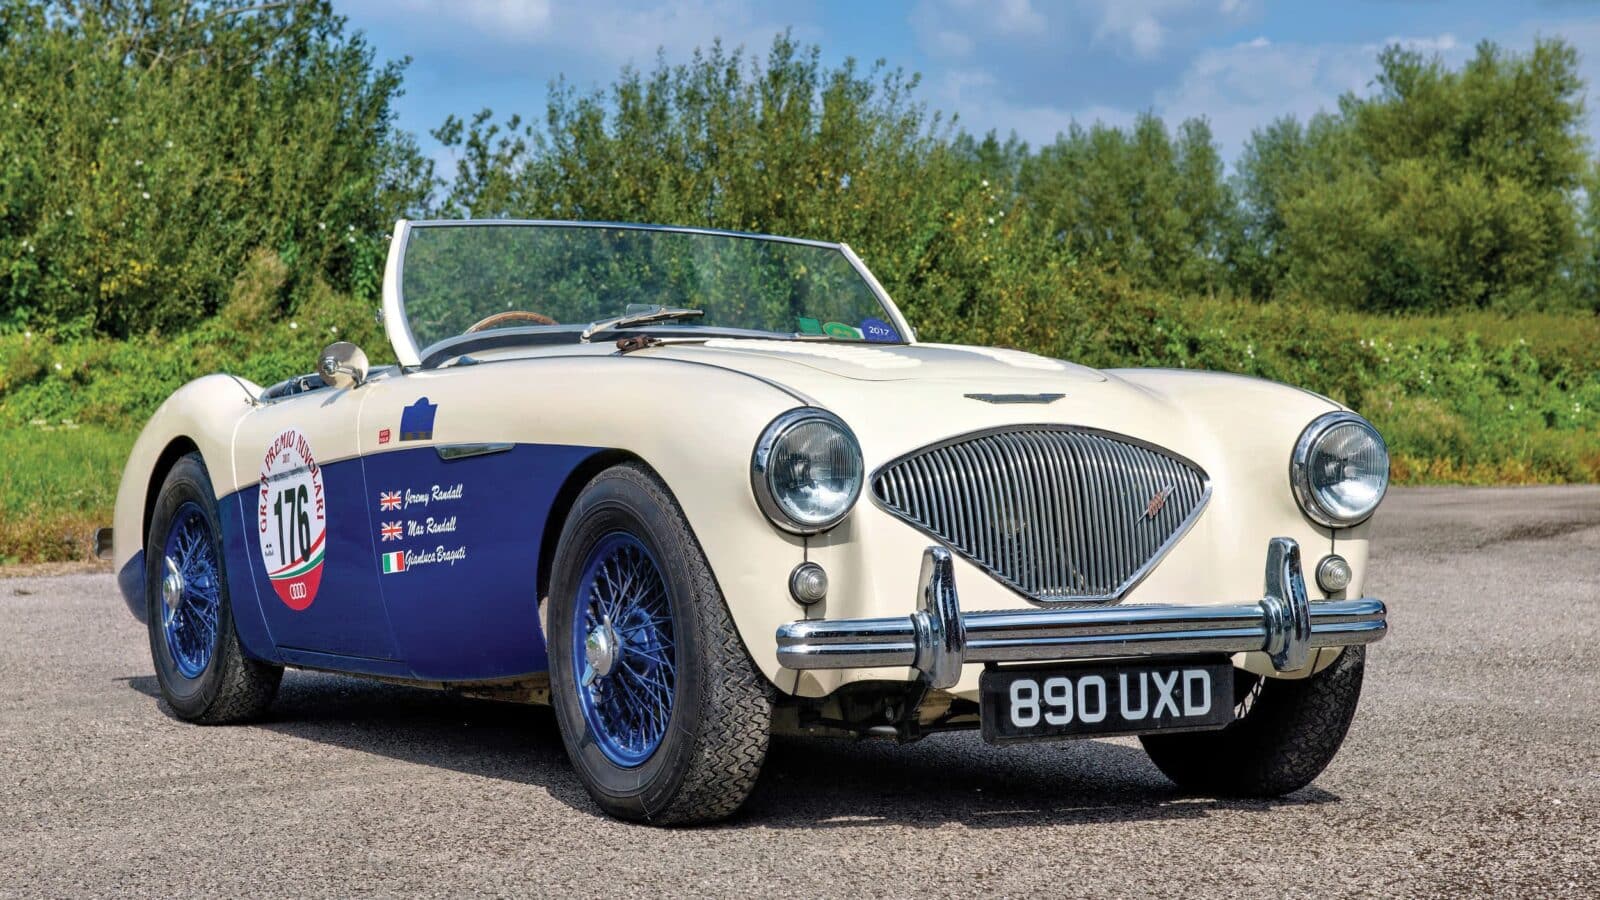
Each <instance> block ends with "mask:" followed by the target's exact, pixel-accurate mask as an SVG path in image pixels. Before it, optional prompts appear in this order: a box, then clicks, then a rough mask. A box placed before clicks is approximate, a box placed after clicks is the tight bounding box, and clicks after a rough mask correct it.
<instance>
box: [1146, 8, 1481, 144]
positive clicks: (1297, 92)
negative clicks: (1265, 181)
mask: <svg viewBox="0 0 1600 900" xmlns="http://www.w3.org/2000/svg"><path fill="white" fill-rule="evenodd" d="M1390 44H1400V45H1402V46H1406V47H1411V48H1414V49H1417V50H1420V51H1422V52H1424V53H1438V54H1440V55H1441V56H1442V57H1443V58H1444V60H1445V62H1446V63H1447V64H1450V65H1459V64H1460V62H1461V61H1462V60H1463V59H1464V58H1465V56H1466V53H1467V52H1468V51H1467V48H1465V47H1462V46H1461V45H1460V43H1459V42H1458V41H1457V40H1456V38H1455V36H1454V35H1453V34H1449V33H1445V34H1438V35H1424V36H1417V37H1410V36H1396V37H1392V38H1389V39H1388V40H1385V41H1382V42H1378V43H1328V44H1298V43H1283V44H1277V43H1273V42H1271V41H1268V40H1267V39H1266V38H1264V37H1258V38H1256V39H1254V40H1251V41H1247V42H1245V43H1241V44H1235V45H1233V46H1231V47H1220V48H1215V49H1210V50H1204V51H1201V52H1200V53H1199V54H1197V55H1196V56H1195V57H1194V59H1192V60H1191V61H1190V62H1189V65H1188V67H1187V68H1186V69H1185V70H1184V72H1183V74H1182V75H1180V76H1179V78H1178V80H1177V82H1176V83H1175V84H1173V85H1172V86H1170V87H1168V88H1166V89H1163V90H1160V91H1158V92H1156V96H1155V104H1154V107H1155V110H1156V112H1157V113H1158V114H1160V115H1161V116H1163V117H1164V118H1165V119H1167V121H1168V123H1169V124H1174V125H1175V124H1176V123H1177V122H1179V121H1181V120H1183V119H1187V118H1191V117H1199V116H1203V117H1205V118H1206V119H1207V120H1209V121H1210V123H1211V130H1212V133H1213V134H1214V135H1215V137H1216V139H1217V142H1218V143H1219V144H1220V145H1221V147H1222V154H1223V157H1224V158H1229V159H1231V158H1233V157H1235V156H1236V155H1237V154H1238V152H1239V150H1240V149H1242V148H1243V147H1244V144H1245V142H1246V141H1247V140H1248V139H1249V137H1250V132H1251V131H1253V130H1254V129H1257V128H1261V127H1263V126H1265V125H1267V124H1268V123H1270V122H1271V121H1272V120H1274V119H1277V118H1281V117H1283V116H1294V117H1296V118H1298V119H1300V120H1301V121H1305V120H1306V119H1309V118H1310V117H1312V116H1314V115H1316V114H1317V113H1318V112H1319V111H1329V112H1331V111H1333V110H1334V109H1336V108H1337V106H1338V101H1339V97H1340V95H1342V94H1345V93H1347V92H1351V91H1354V92H1356V93H1366V92H1367V91H1368V90H1369V89H1370V88H1371V86H1372V83H1373V79H1374V78H1375V77H1376V76H1377V74H1378V61H1377V60H1378V52H1379V51H1380V50H1382V49H1383V48H1384V47H1386V46H1388V45H1390Z"/></svg>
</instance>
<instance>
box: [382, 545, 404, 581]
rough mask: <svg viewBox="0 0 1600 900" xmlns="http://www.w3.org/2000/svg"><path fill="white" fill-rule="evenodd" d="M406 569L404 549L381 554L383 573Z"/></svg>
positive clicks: (388, 573) (391, 573) (390, 573)
mask: <svg viewBox="0 0 1600 900" xmlns="http://www.w3.org/2000/svg"><path fill="white" fill-rule="evenodd" d="M405 570H406V555H405V552H404V551H401V550H396V551H395V552H393V553H385V554H384V555H383V574H385V575H393V574H394V573H395V572H404V571H405Z"/></svg>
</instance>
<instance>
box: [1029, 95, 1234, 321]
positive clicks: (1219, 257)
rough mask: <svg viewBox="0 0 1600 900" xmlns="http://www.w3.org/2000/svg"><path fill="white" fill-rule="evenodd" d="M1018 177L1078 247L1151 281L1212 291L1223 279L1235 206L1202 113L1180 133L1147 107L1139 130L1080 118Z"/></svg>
mask: <svg viewBox="0 0 1600 900" xmlns="http://www.w3.org/2000/svg"><path fill="white" fill-rule="evenodd" d="M1019 185H1020V191H1021V193H1022V194H1023V195H1024V196H1025V197H1026V198H1027V200H1028V202H1029V203H1030V204H1031V205H1032V206H1033V207H1034V209H1035V210H1036V213H1037V215H1038V217H1039V218H1040V220H1041V221H1042V222H1043V223H1044V224H1045V226H1046V227H1048V228H1050V229H1051V230H1052V231H1053V233H1054V234H1055V235H1056V237H1057V239H1058V240H1060V241H1061V242H1062V243H1063V244H1064V245H1065V246H1066V247H1067V248H1069V249H1070V250H1071V251H1072V252H1073V253H1076V254H1081V255H1084V256H1086V257H1091V258H1097V259H1100V260H1103V261H1105V262H1108V263H1110V264H1112V265H1114V266H1116V267H1117V268H1119V269H1121V270H1122V271H1124V272H1126V273H1127V274H1128V275H1129V276H1130V277H1132V278H1133V279H1134V280H1135V282H1136V283H1140V284H1144V285H1147V286H1152V287H1159V288H1165V289H1170V290H1180V291H1189V292H1200V293H1210V292H1212V291H1214V290H1216V289H1217V288H1218V287H1219V286H1220V285H1221V284H1222V283H1223V280H1224V275H1225V269H1224V265H1225V259H1224V253H1223V251H1224V247H1225V244H1226V236H1227V234H1228V233H1229V232H1230V231H1231V230H1232V229H1233V228H1234V227H1235V226H1234V208H1235V206H1234V200H1233V197H1232V192H1231V190H1230V188H1229V187H1228V185H1227V184H1226V183H1225V182H1224V180H1223V166H1222V159H1221V156H1220V155H1219V154H1218V152H1217V149H1216V143H1215V141H1214V140H1213V139H1212V136H1211V129H1210V126H1208V125H1207V124H1206V122H1205V121H1204V120H1202V119H1191V120H1188V121H1185V122H1183V123H1182V124H1181V125H1180V126H1179V127H1178V134H1177V139H1176V140H1174V139H1173V138H1172V136H1170V135H1169V134H1168V132H1167V129H1166V126H1165V125H1164V124H1162V122H1161V120H1160V119H1158V118H1156V117H1155V116H1153V115H1151V114H1148V113H1146V114H1143V115H1140V116H1139V118H1138V119H1137V120H1136V121H1135V122H1134V125H1133V128H1132V129H1130V130H1123V129H1120V128H1115V127H1112V126H1108V125H1103V124H1100V123H1096V124H1095V125H1093V126H1091V127H1089V128H1083V127H1082V126H1079V125H1076V124H1075V125H1073V126H1072V128H1071V129H1070V130H1069V131H1068V132H1067V133H1066V134H1063V135H1060V136H1058V137H1057V138H1056V141H1055V143H1054V144H1051V145H1049V146H1047V147H1044V148H1042V149H1041V150H1040V151H1039V153H1038V155H1037V156H1034V157H1032V158H1030V159H1028V160H1026V161H1025V162H1024V163H1023V165H1022V167H1021V174H1020V176H1019Z"/></svg>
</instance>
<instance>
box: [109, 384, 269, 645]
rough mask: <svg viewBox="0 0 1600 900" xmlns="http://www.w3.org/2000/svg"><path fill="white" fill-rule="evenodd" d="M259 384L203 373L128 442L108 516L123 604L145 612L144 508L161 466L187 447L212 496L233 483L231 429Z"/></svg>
mask: <svg viewBox="0 0 1600 900" xmlns="http://www.w3.org/2000/svg"><path fill="white" fill-rule="evenodd" d="M260 391H261V389H260V388H259V387H258V386H256V385H254V384H252V383H250V382H248V381H245V380H243V379H239V378H235V377H233V376H231V375H207V376H205V377H203V378H197V379H195V380H194V381H191V382H189V383H188V384H186V385H184V386H183V387H181V388H179V389H178V390H176V391H174V392H173V393H172V395H171V396H170V397H168V398H167V399H166V401H165V402H163V403H162V404H161V405H160V406H159V407H157V408H156V411H155V412H154V413H153V414H152V415H151V416H150V420H149V421H148V422H146V423H145V426H144V430H143V431H141V432H139V437H138V439H137V440H135V441H134V444H133V449H132V451H130V452H129V454H128V462H127V464H126V465H125V466H123V469H122V480H121V482H120V484H119V485H118V487H117V503H116V510H115V512H114V514H113V517H112V550H111V559H112V563H113V565H114V566H115V567H116V572H117V583H118V586H119V587H120V588H121V590H122V595H123V598H124V599H125V600H127V602H128V606H129V608H130V609H131V610H132V611H133V613H134V615H135V616H136V617H137V618H139V619H140V620H141V621H143V619H144V615H145V599H144V549H145V548H144V543H145V538H146V534H147V532H148V531H149V526H150V521H149V515H150V509H151V507H152V506H153V505H154V503H155V498H156V494H157V492H159V491H160V490H161V482H162V480H163V479H164V478H166V472H167V469H168V468H170V467H171V465H172V464H173V463H174V462H176V461H177V459H178V458H180V457H182V456H183V455H184V454H185V453H188V452H190V449H191V448H193V449H195V450H198V451H199V452H200V456H201V458H202V459H203V460H204V461H205V464H206V468H207V469H208V470H209V471H210V473H211V483H212V486H213V488H214V489H215V490H216V491H217V492H218V493H217V495H218V498H219V499H220V498H221V497H222V496H225V495H226V494H227V493H228V491H229V490H230V489H231V487H232V485H233V484H234V482H235V478H234V473H233V452H232V445H233V433H234V429H235V427H236V426H237V425H238V423H239V420H240V419H241V418H243V417H244V415H245V413H247V412H249V411H250V409H251V407H252V405H253V403H254V402H255V399H254V398H255V397H256V396H257V395H259V394H260Z"/></svg>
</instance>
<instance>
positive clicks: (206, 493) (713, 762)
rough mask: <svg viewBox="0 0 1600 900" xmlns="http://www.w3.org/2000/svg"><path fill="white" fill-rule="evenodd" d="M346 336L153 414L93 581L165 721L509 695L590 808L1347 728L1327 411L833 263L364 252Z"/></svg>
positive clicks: (1347, 574) (835, 253)
mask: <svg viewBox="0 0 1600 900" xmlns="http://www.w3.org/2000/svg"><path fill="white" fill-rule="evenodd" d="M383 322H384V327H385V329H386V331H387V334H388V337H389V341H390V343H391V345H392V350H393V353H394V356H395V358H396V359H397V360H398V363H399V364H398V365H395V366H387V367H382V368H370V369H369V367H368V365H367V360H366V357H365V355H364V354H363V352H362V351H361V350H360V349H358V348H356V347H355V346H353V345H351V344H349V343H343V342H341V343H337V344H334V345H332V346H330V347H328V348H327V350H326V351H325V352H324V353H323V354H322V356H321V357H320V358H319V359H318V360H317V361H316V362H317V366H316V373H315V374H310V375H305V376H301V377H297V378H291V379H289V380H287V381H284V382H282V383H279V384H276V385H273V386H271V387H268V388H262V387H260V386H258V385H255V384H251V383H249V382H248V381H245V380H243V379H240V378H236V377H233V376H230V375H211V376H207V377H204V378H200V379H198V380H196V381H194V382H192V383H190V384H188V385H186V386H185V387H183V388H182V389H180V390H179V391H178V392H177V393H175V394H174V395H173V396H172V397H171V398H169V399H168V400H167V401H166V402H165V403H164V404H162V406H161V408H160V409H159V410H157V411H156V413H155V415H154V416H153V417H152V419H151V421H150V422H149V424H148V425H147V426H146V427H145V429H144V432H143V433H142V434H141V435H140V437H139V440H138V442H137V444H136V445H135V446H134V449H133V452H132V456H131V458H130V459H129V461H128V465H127V469H126V471H125V473H124V475H123V479H122V484H121V489H120V491H119V492H118V495H117V507H116V520H115V523H114V550H113V556H114V559H115V560H116V563H117V566H118V570H119V572H120V576H119V580H120V584H121V589H122V592H123V593H124V595H125V596H126V598H127V601H128V604H129V606H130V607H131V608H132V610H133V612H134V614H135V615H136V616H138V617H139V618H140V619H142V620H144V621H145V622H146V623H147V624H148V628H149V636H150V649H151V653H152V655H153V657H154V661H155V670H156V674H157V676H158V680H159V682H160V688H161V695H162V697H163V698H164V699H165V701H166V703H167V704H168V705H169V706H170V707H171V709H172V711H173V712H174V713H175V714H176V715H177V716H178V717H180V718H182V719H186V720H190V721H194V722H202V723H226V722H238V721H243V720H247V719H250V718H252V717H255V716H258V715H260V714H261V713H262V712H263V711H264V710H265V709H266V708H267V706H268V704H269V703H270V702H271V701H272V698H273V695H274V692H275V691H276V690H277V687H278V684H279V679H280V678H281V676H282V673H283V669H284V668H285V667H297V668H304V669H319V670H326V671H333V672H344V673H349V674H353V675H362V676H370V677H377V678H382V679H386V680H391V681H401V682H406V683H412V684H417V685H422V686H427V687H433V688H440V689H445V690H453V691H457V692H460V693H463V694H467V695H471V696H483V697H494V698H499V699H505V700H517V701H523V702H540V703H550V704H552V705H553V706H554V708H555V713H556V718H557V721H558V723H559V727H560V730H561V735H562V739H563V741H564V742H565V744H566V747H567V750H568V752H569V753H570V755H571V757H572V761H573V764H574V765H575V766H576V768H577V771H578V774H579V775H580V777H581V778H582V780H583V782H584V784H585V785H586V786H587V788H588V790H589V793H590V794H591V795H592V796H593V798H594V799H595V801H596V802H597V803H598V804H599V805H600V806H601V807H602V808H603V809H605V810H606V811H607V812H609V813H611V814H613V815H616V816H620V817H623V818H627V819H635V820H640V821H648V822H654V823H692V822H704V821H709V820H715V819H718V818H721V817H724V816H727V815H729V814H731V813H733V812H734V811H735V810H737V809H738V808H739V806H740V804H741V803H742V802H743V801H744V799H745V798H746V796H747V795H748V794H749V792H750V790H751V788H752V786H753V784H754V783H755V780H756V776H757V774H758V772H759V770H760V769H761V765H762V760H763V757H764V756H765V754H766V751H767V745H768V738H769V736H770V735H771V734H773V733H802V734H824V735H838V736H854V737H881V738H889V739H897V740H901V741H908V740H915V739H917V738H920V737H922V736H924V735H927V734H929V733H932V732H937V731H945V730H954V729H981V732H982V735H983V738H984V739H985V740H986V741H989V742H992V743H1007V742H1013V741H1031V740H1045V739H1061V738H1080V737H1093V736H1101V735H1130V734H1131V735H1140V736H1141V738H1142V740H1143V743H1144V746H1145V748H1146V749H1147V750H1148V752H1149V754H1150V756H1151V758H1152V759H1153V760H1154V761H1155V763H1156V765H1157V766H1159V767H1160V768H1161V770H1162V771H1163V772H1165V773H1166V774H1167V775H1168V776H1170V777H1171V778H1172V779H1173V780H1174V781H1175V782H1177V783H1178V784H1179V785H1181V786H1183V787H1184V788H1186V789H1190V790H1195V791H1201V792H1208V793H1217V794H1242V795H1256V796H1262V795H1276V794H1282V793H1285V792H1289V791H1293V790H1295V789H1297V788H1300V787H1302V786H1304V785H1306V784H1307V783H1309V782H1310V781H1311V780H1312V779H1313V778H1315V777H1316V776H1317V774H1318V773H1319V772H1321V771H1322V769H1323V767H1324V766H1326V765H1327V763H1328V762H1329V760H1330V759H1332V757H1333V755H1334V753H1335V752H1336V751H1337V749H1338V747H1339V745H1340V743H1341V742H1342V741H1343V739H1344V736H1345V733H1346V730H1347V728H1348V726H1349V723H1350V720H1351V717H1352V716H1353V715H1354V713H1355V709H1356V703H1357V699H1358V697H1359V695H1360V691H1361V681H1362V673H1363V670H1364V665H1365V652H1366V648H1365V645H1366V644H1368V643H1371V642H1373V641H1376V640H1378V639H1379V638H1381V637H1382V636H1383V635H1384V631H1385V627H1386V619H1385V609H1384V605H1383V604H1382V603H1381V602H1379V601H1378V600H1375V599H1373V598H1371V597H1366V596H1364V594H1363V592H1362V583H1363V580H1364V576H1365V574H1366V562H1367V527H1368V526H1367V524H1366V523H1367V521H1368V518H1369V517H1370V516H1371V515H1372V512H1373V510H1374V509H1375V508H1376V507H1377V506H1378V504H1379V502H1380V501H1381V500H1382V498H1383V495H1384V491H1385V489H1386V487H1387V483H1388V474H1389V461H1388V455H1387V451H1386V450H1385V447H1384V443H1383V440H1382V438H1381V437H1379V435H1378V433H1377V432H1376V431H1375V430H1374V429H1373V428H1372V426H1371V425H1369V424H1368V423H1367V422H1366V421H1365V420H1363V419H1362V418H1361V417H1360V416H1357V415H1356V414H1354V413H1352V412H1350V411H1349V410H1346V409H1343V408H1341V407H1340V406H1339V405H1338V404H1336V403H1334V402H1332V401H1330V400H1328V399H1327V398H1325V397H1321V396H1318V395H1316V394H1313V393H1310V392H1307V391H1303V390H1299V389H1296V388H1292V387H1287V386H1284V385H1279V384H1275V383H1271V382H1266V381H1260V380H1254V379H1249V378H1243V377H1237V376H1233V375H1223V374H1216V373H1206V372H1194V371H1171V370H1120V371H1095V370H1092V369H1089V368H1085V367H1083V366H1079V365H1074V364H1072V363H1070V362H1063V361H1060V360H1055V359H1048V358H1045V357H1041V356H1036V355H1033V354H1030V353H1023V352H1019V351H1015V350H999V349H989V348H983V347H965V346H950V345H942V344H928V343H922V342H920V341H918V340H916V337H915V332H913V330H912V328H911V325H910V323H908V322H907V321H906V320H905V318H904V317H903V316H902V315H901V314H900V311H899V310H898V309H897V308H896V307H895V305H894V304H893V303H892V302H891V301H890V299H889V297H888V295H887V294H886V293H885V291H884V289H883V287H882V286H881V285H880V284H879V283H878V281H877V280H876V279H875V278H873V276H872V274H871V273H870V272H869V271H867V269H866V267H865V266H864V265H863V264H862V262H861V260H860V259H858V258H857V257H856V255H855V254H854V253H853V252H851V250H850V248H849V247H847V246H845V245H843V244H834V243H823V242H819V241H809V240H797V239H792V238H777V237H761V236H755V235H746V234H733V233H727V232H716V231H707V230H702V229H694V228H668V227H652V226H636V225H618V224H607V223H579V222H522V221H471V222H406V221H402V222H399V223H398V224H397V226H396V229H395V232H394V237H393V243H392V245H391V249H390V253H389V260H388V267H387V272H386V276H385V282H384V288H383Z"/></svg>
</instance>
